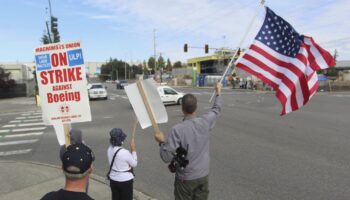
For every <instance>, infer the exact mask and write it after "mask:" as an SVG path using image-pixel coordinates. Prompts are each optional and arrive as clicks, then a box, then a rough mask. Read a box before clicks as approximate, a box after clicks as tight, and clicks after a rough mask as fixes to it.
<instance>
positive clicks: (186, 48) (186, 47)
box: [184, 44, 188, 52]
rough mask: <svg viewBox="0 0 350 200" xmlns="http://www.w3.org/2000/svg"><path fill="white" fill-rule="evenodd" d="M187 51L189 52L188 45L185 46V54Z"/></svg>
mask: <svg viewBox="0 0 350 200" xmlns="http://www.w3.org/2000/svg"><path fill="white" fill-rule="evenodd" d="M187 51H188V45H187V44H185V45H184V52H187Z"/></svg>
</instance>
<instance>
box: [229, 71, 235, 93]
mask: <svg viewBox="0 0 350 200" xmlns="http://www.w3.org/2000/svg"><path fill="white" fill-rule="evenodd" d="M228 80H229V81H230V83H231V86H232V89H235V77H234V75H233V74H230V75H229V76H228Z"/></svg>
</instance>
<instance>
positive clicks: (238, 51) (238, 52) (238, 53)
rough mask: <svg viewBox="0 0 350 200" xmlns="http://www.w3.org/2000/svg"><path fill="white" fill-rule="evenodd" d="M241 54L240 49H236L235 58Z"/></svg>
mask: <svg viewBox="0 0 350 200" xmlns="http://www.w3.org/2000/svg"><path fill="white" fill-rule="evenodd" d="M240 54H241V48H238V50H237V56H239V55H240Z"/></svg>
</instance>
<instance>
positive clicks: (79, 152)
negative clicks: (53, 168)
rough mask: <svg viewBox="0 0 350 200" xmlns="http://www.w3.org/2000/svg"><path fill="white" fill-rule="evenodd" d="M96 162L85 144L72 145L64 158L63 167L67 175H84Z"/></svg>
mask: <svg viewBox="0 0 350 200" xmlns="http://www.w3.org/2000/svg"><path fill="white" fill-rule="evenodd" d="M94 160H95V157H94V153H93V152H92V150H91V149H90V148H89V147H88V146H86V145H85V144H83V143H77V144H72V145H69V146H68V147H67V150H66V152H64V154H63V156H62V167H63V170H64V171H65V172H67V173H70V174H83V173H85V172H86V171H87V170H88V169H89V168H90V167H91V164H92V162H93V161H94Z"/></svg>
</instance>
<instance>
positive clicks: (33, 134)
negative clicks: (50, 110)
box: [0, 132, 44, 138]
mask: <svg viewBox="0 0 350 200" xmlns="http://www.w3.org/2000/svg"><path fill="white" fill-rule="evenodd" d="M42 134H44V132H33V133H21V134H11V135H4V136H2V137H3V138H15V137H27V136H38V135H42ZM0 137H1V136H0Z"/></svg>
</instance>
